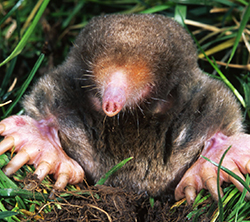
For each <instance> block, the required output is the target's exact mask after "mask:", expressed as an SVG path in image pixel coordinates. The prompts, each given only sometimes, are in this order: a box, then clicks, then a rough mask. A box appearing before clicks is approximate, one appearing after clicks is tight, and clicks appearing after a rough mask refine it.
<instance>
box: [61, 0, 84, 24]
mask: <svg viewBox="0 0 250 222" xmlns="http://www.w3.org/2000/svg"><path fill="white" fill-rule="evenodd" d="M84 4H85V2H84V1H82V2H79V3H78V4H77V5H76V7H75V8H74V10H73V12H72V13H70V14H69V17H68V18H67V19H66V20H65V21H64V22H63V24H62V28H63V29H64V28H66V27H67V26H68V24H69V23H70V21H71V20H72V18H73V17H74V16H75V15H76V14H77V13H78V12H79V11H80V9H81V8H82V7H83V6H84Z"/></svg>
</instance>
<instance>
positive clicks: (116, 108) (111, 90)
mask: <svg viewBox="0 0 250 222" xmlns="http://www.w3.org/2000/svg"><path fill="white" fill-rule="evenodd" d="M125 102H126V93H125V91H124V90H123V88H122V87H116V86H112V85H110V86H108V88H106V90H105V92H104V95H103V99H102V109H103V111H104V112H105V114H106V115H107V116H109V117H112V116H115V115H116V114H118V113H119V112H120V111H121V110H122V108H123V107H124V104H125Z"/></svg>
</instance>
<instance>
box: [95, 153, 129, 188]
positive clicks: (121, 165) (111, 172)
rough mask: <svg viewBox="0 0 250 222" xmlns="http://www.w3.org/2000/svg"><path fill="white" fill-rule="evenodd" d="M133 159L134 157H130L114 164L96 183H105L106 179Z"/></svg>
mask: <svg viewBox="0 0 250 222" xmlns="http://www.w3.org/2000/svg"><path fill="white" fill-rule="evenodd" d="M131 159H133V157H129V158H127V159H125V160H123V161H121V162H120V163H118V164H117V165H116V166H114V167H113V168H112V169H111V170H109V171H108V172H107V173H106V174H105V175H104V177H102V178H101V179H100V180H99V181H98V182H97V183H96V184H95V185H103V184H104V183H105V181H106V180H107V179H108V178H109V177H110V176H111V175H112V174H114V173H115V172H116V171H117V170H119V169H120V168H122V167H123V166H124V165H125V164H126V163H127V162H128V161H129V160H131Z"/></svg>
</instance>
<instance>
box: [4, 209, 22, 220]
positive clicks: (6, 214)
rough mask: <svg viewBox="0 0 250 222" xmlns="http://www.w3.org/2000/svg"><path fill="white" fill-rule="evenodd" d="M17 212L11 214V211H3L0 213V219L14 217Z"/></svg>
mask: <svg viewBox="0 0 250 222" xmlns="http://www.w3.org/2000/svg"><path fill="white" fill-rule="evenodd" d="M17 214H18V212H13V211H4V212H0V219H1V220H2V219H4V218H6V217H11V216H15V215H17Z"/></svg>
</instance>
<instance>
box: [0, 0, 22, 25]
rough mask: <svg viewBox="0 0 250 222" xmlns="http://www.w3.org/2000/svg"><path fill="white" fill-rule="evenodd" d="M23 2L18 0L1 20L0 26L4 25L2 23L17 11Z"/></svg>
mask: <svg viewBox="0 0 250 222" xmlns="http://www.w3.org/2000/svg"><path fill="white" fill-rule="evenodd" d="M23 1H24V0H19V1H18V2H17V3H16V4H15V5H14V7H13V8H12V9H11V10H10V11H9V12H8V13H7V14H6V15H5V16H4V17H3V18H2V19H1V21H0V25H1V24H3V23H4V21H5V20H6V19H7V18H9V17H10V16H11V15H12V14H13V13H14V12H15V11H16V10H17V9H18V7H19V6H20V5H21V4H22V3H23Z"/></svg>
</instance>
